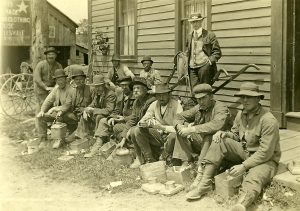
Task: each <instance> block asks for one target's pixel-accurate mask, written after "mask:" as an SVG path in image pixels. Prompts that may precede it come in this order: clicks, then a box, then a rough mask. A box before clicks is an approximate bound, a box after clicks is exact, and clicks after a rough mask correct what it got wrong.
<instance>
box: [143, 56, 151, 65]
mask: <svg viewBox="0 0 300 211" xmlns="http://www.w3.org/2000/svg"><path fill="white" fill-rule="evenodd" d="M144 61H150V62H152V63H153V60H152V59H151V56H144V57H143V59H142V61H141V63H142V64H143V62H144Z"/></svg>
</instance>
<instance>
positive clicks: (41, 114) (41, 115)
mask: <svg viewBox="0 0 300 211" xmlns="http://www.w3.org/2000/svg"><path fill="white" fill-rule="evenodd" d="M44 115H45V113H44V112H43V111H40V112H39V113H38V114H37V115H36V117H37V118H40V117H43V116H44Z"/></svg>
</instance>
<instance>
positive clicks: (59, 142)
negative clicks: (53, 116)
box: [52, 139, 63, 149]
mask: <svg viewBox="0 0 300 211" xmlns="http://www.w3.org/2000/svg"><path fill="white" fill-rule="evenodd" d="M62 143H63V140H61V139H56V140H55V142H54V143H53V145H52V148H53V149H58V148H59V147H61V146H62Z"/></svg>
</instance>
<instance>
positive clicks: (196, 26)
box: [187, 13, 222, 88]
mask: <svg viewBox="0 0 300 211" xmlns="http://www.w3.org/2000/svg"><path fill="white" fill-rule="evenodd" d="M204 18H205V17H202V15H201V14H200V13H194V14H191V16H190V19H189V20H188V21H189V22H190V24H191V25H192V29H193V32H192V33H191V34H190V35H189V39H188V42H187V56H188V65H189V78H190V85H191V88H193V87H194V86H195V85H196V84H201V83H207V84H210V85H212V83H213V77H214V75H215V74H216V72H217V65H216V62H217V61H218V60H219V59H220V58H221V56H222V53H221V48H220V45H219V42H218V40H217V38H216V35H215V34H214V33H213V32H211V31H207V30H205V29H203V28H202V22H203V19H204Z"/></svg>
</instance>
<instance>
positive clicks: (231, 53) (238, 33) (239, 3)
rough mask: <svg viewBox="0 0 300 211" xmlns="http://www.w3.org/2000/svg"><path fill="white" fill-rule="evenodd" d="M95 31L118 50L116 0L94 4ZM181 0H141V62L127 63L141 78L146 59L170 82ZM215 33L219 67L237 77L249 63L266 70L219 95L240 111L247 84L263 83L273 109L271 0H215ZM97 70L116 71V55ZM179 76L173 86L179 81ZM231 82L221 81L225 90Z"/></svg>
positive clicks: (181, 90) (99, 62) (100, 60)
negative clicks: (241, 93)
mask: <svg viewBox="0 0 300 211" xmlns="http://www.w3.org/2000/svg"><path fill="white" fill-rule="evenodd" d="M91 2H92V3H91V6H92V9H91V14H90V17H91V18H92V27H93V32H95V31H99V30H101V31H104V32H106V33H107V35H108V37H109V38H110V41H109V42H110V46H111V51H110V55H112V54H113V52H114V49H113V46H114V42H115V39H114V36H115V35H114V17H115V16H114V0H91ZM175 3H176V1H175V0H137V40H136V42H137V58H136V60H135V61H130V62H129V61H128V62H126V61H124V62H125V63H126V64H127V65H128V67H129V68H130V69H131V70H132V71H133V72H134V73H135V74H136V75H138V74H139V72H140V71H141V70H142V69H143V67H142V64H141V63H140V61H141V59H142V57H143V56H144V55H150V56H151V57H152V59H153V60H154V64H153V67H154V68H155V69H158V70H160V72H161V75H162V77H163V78H164V80H166V79H167V77H168V76H169V75H170V73H171V71H172V68H173V57H174V55H175V53H176V52H175V42H176V40H175V37H176V36H175V28H176V25H175V24H176V22H175V19H176V16H177V15H178V14H176V12H175ZM210 20H211V29H212V31H214V32H215V34H216V36H217V37H218V40H219V43H220V45H221V48H222V53H223V56H222V58H221V59H220V60H219V61H218V68H219V69H220V68H224V69H226V70H227V71H228V72H229V74H230V75H233V74H236V73H237V72H238V71H239V70H240V69H241V68H243V67H244V66H245V65H247V64H251V63H253V64H256V65H258V66H259V68H260V70H259V71H258V70H256V69H254V68H252V67H251V68H249V69H248V70H247V72H246V73H244V74H242V75H240V76H239V77H238V78H236V79H235V80H234V81H232V82H231V83H229V84H227V85H226V86H225V87H224V88H223V89H222V90H220V91H219V92H218V93H217V94H216V98H217V99H219V100H221V101H223V102H226V103H227V104H228V106H229V107H230V108H237V109H240V108H241V105H240V104H239V103H238V98H236V97H234V96H233V95H234V93H236V92H237V91H238V89H239V87H240V85H241V84H242V83H243V82H245V81H252V82H256V83H257V84H259V85H260V88H261V90H262V92H263V93H264V94H265V99H264V100H263V101H262V105H263V106H264V107H270V83H271V77H270V70H271V67H270V65H271V0H211V19H210ZM95 60H96V61H95V63H94V66H95V68H97V69H101V71H103V72H106V71H107V69H108V68H109V67H111V62H110V57H105V56H102V55H97V56H96V59H95ZM176 77H177V76H176V74H175V76H174V77H173V78H172V80H171V83H175V82H176V81H177V78H176ZM224 81H225V79H224V78H223V79H220V80H219V81H217V82H215V84H214V85H213V86H214V87H218V86H220V85H221V84H222V83H223V82H224ZM174 94H176V95H182V96H187V95H189V93H188V91H187V89H186V87H185V86H178V87H176V88H175V91H174Z"/></svg>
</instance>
